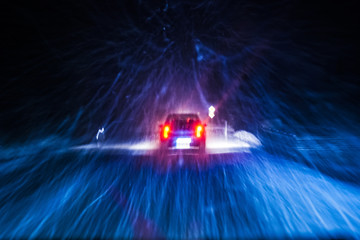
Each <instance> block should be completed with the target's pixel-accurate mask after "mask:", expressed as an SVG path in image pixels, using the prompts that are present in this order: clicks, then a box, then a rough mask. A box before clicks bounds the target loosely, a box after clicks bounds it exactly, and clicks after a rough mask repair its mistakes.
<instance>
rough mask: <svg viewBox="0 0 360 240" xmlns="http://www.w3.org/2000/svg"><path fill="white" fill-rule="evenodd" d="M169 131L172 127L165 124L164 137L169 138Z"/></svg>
mask: <svg viewBox="0 0 360 240" xmlns="http://www.w3.org/2000/svg"><path fill="white" fill-rule="evenodd" d="M169 132H170V127H169V126H165V127H164V133H163V136H164V138H168V137H169Z"/></svg>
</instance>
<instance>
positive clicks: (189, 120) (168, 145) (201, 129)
mask: <svg viewBox="0 0 360 240" xmlns="http://www.w3.org/2000/svg"><path fill="white" fill-rule="evenodd" d="M160 127H161V130H160V144H161V148H162V149H167V150H182V151H184V150H186V151H188V150H197V151H199V152H204V151H205V144H206V134H205V124H202V123H201V121H200V119H199V117H198V116H197V115H196V114H170V115H168V117H167V119H166V121H165V123H164V124H163V125H161V126H160Z"/></svg>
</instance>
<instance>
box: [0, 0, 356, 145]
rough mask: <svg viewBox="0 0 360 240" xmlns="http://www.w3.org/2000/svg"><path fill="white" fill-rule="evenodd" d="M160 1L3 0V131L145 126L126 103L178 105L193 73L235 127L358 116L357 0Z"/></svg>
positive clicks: (20, 137) (22, 135) (345, 120)
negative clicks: (117, 122) (117, 124)
mask: <svg viewBox="0 0 360 240" xmlns="http://www.w3.org/2000/svg"><path fill="white" fill-rule="evenodd" d="M165 7H166V1H98V2H96V1H59V2H54V1H36V2H32V1H28V2H24V3H21V2H16V1H14V2H9V3H7V4H3V6H2V7H1V9H2V10H1V12H2V13H1V15H2V17H1V18H2V21H1V67H0V69H1V70H0V72H1V76H0V77H1V88H0V133H1V135H2V136H1V139H2V140H3V141H6V142H11V141H24V140H26V139H27V138H28V137H29V136H37V135H39V136H41V135H44V134H45V135H46V134H47V135H49V134H50V135H51V134H59V135H64V136H71V137H79V136H82V135H83V134H84V133H86V132H89V129H97V127H99V126H101V124H104V122H106V123H108V122H111V121H114V120H116V119H121V121H125V122H126V121H130V122H132V124H130V125H131V126H133V127H134V126H135V127H139V126H143V125H146V123H147V122H148V121H144V120H143V119H144V117H146V113H144V109H140V108H139V109H138V108H136V107H135V108H134V107H130V106H140V105H143V104H144V103H149V104H151V107H148V108H153V109H154V110H153V112H154V114H153V115H151V116H150V117H149V119H151V120H153V117H154V115H157V114H164V112H167V111H168V109H169V108H170V109H171V107H172V106H173V105H171V104H169V102H176V101H174V100H172V97H174V94H173V92H174V91H180V93H177V94H175V95H176V96H180V97H179V98H181V92H186V91H187V90H189V89H193V88H194V86H195V85H196V82H198V83H199V84H200V86H201V89H202V91H203V94H204V97H205V99H206V100H207V101H208V102H209V103H215V104H216V103H219V102H222V101H223V102H225V103H223V104H222V105H221V106H220V107H219V109H218V112H219V113H221V114H222V116H224V118H226V119H229V121H230V123H231V125H232V126H234V128H237V129H240V128H243V129H246V128H249V129H251V128H254V126H256V125H259V124H260V123H261V122H262V121H264V120H266V119H273V118H280V119H281V120H282V121H283V122H284V123H285V124H287V126H291V125H294V124H298V125H302V126H315V127H316V126H324V125H325V126H331V127H346V128H349V129H353V128H356V127H357V126H356V125H357V123H358V122H359V120H360V119H359V110H358V107H359V106H360V104H359V103H360V94H359V92H360V91H359V76H360V68H359V62H360V61H359V57H360V54H359V53H360V52H359V43H360V39H359V29H360V26H359V7H358V4H357V1H342V2H341V3H340V2H332V1H324V2H322V1H316V3H310V2H309V3H306V2H305V1H274V2H271V3H269V1H255V2H254V1H230V0H228V1H195V2H194V1H170V0H169V1H168V9H166V11H164V9H165ZM163 27H165V28H166V31H165V30H163ZM170 43H171V44H170ZM196 46H198V48H196ZM165 49H166V51H165ZM200 53H201V56H202V57H203V58H202V59H199V58H198V57H199V55H200ZM194 59H195V60H194ZM196 59H197V60H196ZM119 72H121V76H120V77H119V79H118V81H116V82H115V79H116V77H117V75H118V73H119ZM194 72H195V75H196V76H197V77H196V78H195V77H194ZM233 79H237V80H233ZM149 83H150V84H151V87H150V88H149V89H147V90H146V91H145V90H144V89H146V86H147V84H149ZM166 83H168V84H169V87H168V88H167V89H166V90H165V91H166V94H165V95H164V96H161V97H160V100H159V99H158V98H157V96H158V93H159V92H161V88H162V86H163V85H165V84H166ZM109 89H110V90H109ZM227 95H229V97H224V96H227ZM156 99H158V100H156ZM179 100H181V101H184V99H179ZM160 103H162V104H160ZM200 105H201V104H200ZM113 106H115V108H116V110H114V108H113ZM224 106H226V107H224ZM207 107H208V106H204V108H205V109H206V108H207ZM150 112H151V110H150ZM104 119H105V120H104ZM74 123H75V124H74ZM71 127H73V128H74V129H75V130H74V129H73V130H72V131H71V133H70V132H68V131H67V130H66V129H69V128H71ZM144 128H146V127H144ZM38 133H40V134H38ZM69 134H70V135H69ZM124 134H126V133H124Z"/></svg>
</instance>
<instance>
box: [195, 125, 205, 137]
mask: <svg viewBox="0 0 360 240" xmlns="http://www.w3.org/2000/svg"><path fill="white" fill-rule="evenodd" d="M202 131H203V127H202V126H201V125H199V126H197V127H196V137H198V138H199V137H201V134H202Z"/></svg>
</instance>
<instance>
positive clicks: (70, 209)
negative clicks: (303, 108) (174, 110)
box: [0, 140, 360, 238]
mask: <svg viewBox="0 0 360 240" xmlns="http://www.w3.org/2000/svg"><path fill="white" fill-rule="evenodd" d="M59 141H60V140H59ZM49 147H50V146H44V147H43V149H39V150H38V151H37V152H36V151H33V152H30V150H28V151H29V152H28V155H23V154H19V155H17V153H16V152H15V151H12V149H3V150H2V151H3V153H4V152H7V153H8V154H2V156H6V157H4V158H3V159H2V168H1V169H2V171H3V172H2V179H1V182H2V183H6V184H4V185H2V187H1V192H0V193H1V195H0V197H1V199H2V202H1V208H0V213H1V217H0V226H1V230H2V231H1V233H0V237H1V238H4V237H21V236H34V237H60V236H61V237H103V238H108V237H134V236H135V237H168V238H204V237H211V238H214V237H224V238H233V237H245V238H247V237H251V238H253V237H284V236H306V237H313V236H319V235H320V236H333V237H336V236H343V235H341V234H342V233H343V232H344V231H345V232H346V233H347V234H349V235H353V236H359V229H360V212H359V211H354V210H355V209H359V208H360V188H358V187H357V186H352V185H350V184H347V183H344V182H341V181H338V180H335V179H333V178H331V177H328V176H325V175H324V174H322V173H321V172H319V171H317V170H313V169H310V168H308V167H305V166H304V165H302V164H299V163H294V162H292V161H289V160H287V159H284V158H279V157H275V156H273V155H269V154H267V153H266V152H264V151H262V150H257V151H254V152H252V153H249V152H248V153H246V152H244V153H236V154H231V155H223V154H220V155H213V154H210V155H209V156H208V159H207V160H206V161H207V163H206V164H199V162H198V161H204V160H200V159H196V158H194V157H188V158H186V156H184V157H183V159H180V158H177V157H175V158H173V159H170V158H169V159H167V161H166V163H160V162H159V159H158V158H157V157H156V155H155V156H144V155H143V156H139V157H136V156H132V155H130V154H119V153H118V154H113V153H112V154H110V153H106V152H103V151H100V150H99V151H92V152H88V150H86V149H82V150H81V151H75V152H74V151H69V152H63V153H62V154H59V153H58V152H56V149H53V151H47V149H48V148H49ZM59 150H60V149H59ZM44 155H46V157H45V156H44ZM10 161H16V162H17V168H16V169H8V171H7V172H4V169H6V168H5V165H6V163H7V162H10ZM180 161H184V164H182V165H180V164H177V163H179V162H180ZM170 162H173V163H174V165H173V166H172V168H170V167H169V166H165V169H163V168H162V167H164V164H170ZM9 176H12V177H11V178H9ZM140 233H141V234H140ZM349 235H346V236H349Z"/></svg>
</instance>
